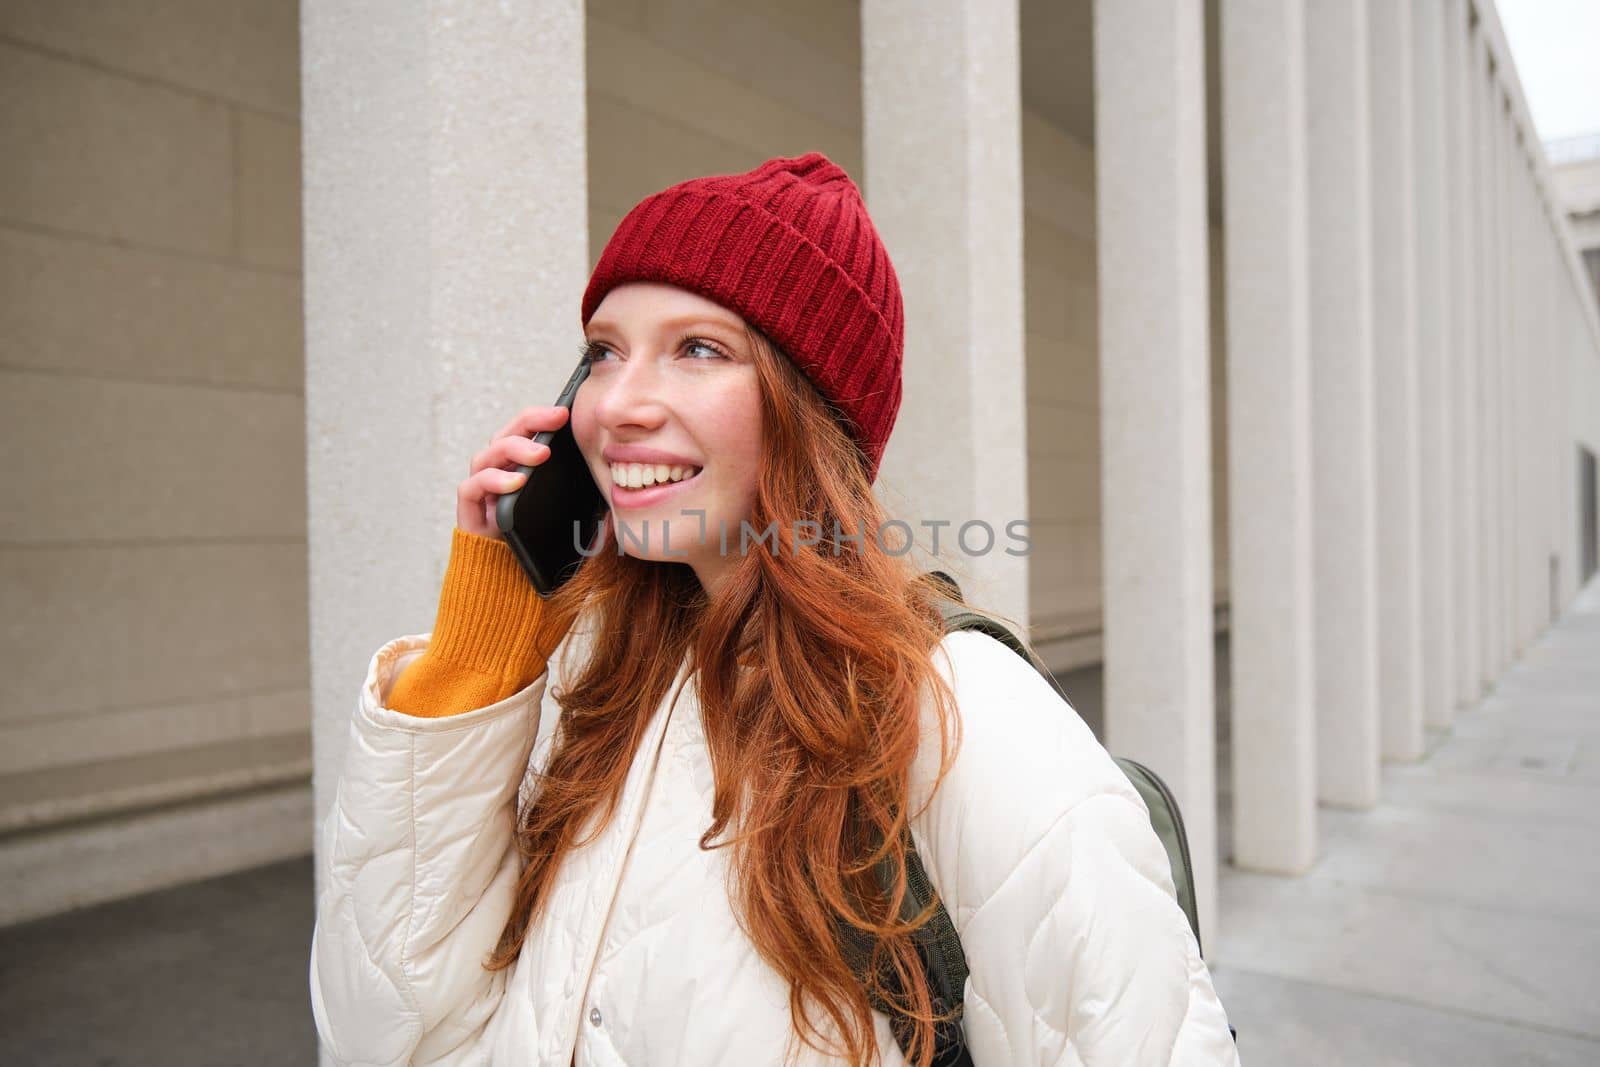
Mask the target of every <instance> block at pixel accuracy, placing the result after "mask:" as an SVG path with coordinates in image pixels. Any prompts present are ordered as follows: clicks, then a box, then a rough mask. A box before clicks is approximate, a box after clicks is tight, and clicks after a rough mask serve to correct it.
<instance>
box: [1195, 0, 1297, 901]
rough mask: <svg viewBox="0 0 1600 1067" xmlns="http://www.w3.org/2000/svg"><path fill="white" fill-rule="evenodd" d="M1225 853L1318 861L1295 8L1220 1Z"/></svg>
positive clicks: (1254, 864) (1244, 861)
mask: <svg viewBox="0 0 1600 1067" xmlns="http://www.w3.org/2000/svg"><path fill="white" fill-rule="evenodd" d="M1219 10H1220V14H1221V22H1222V34H1221V37H1222V114H1223V120H1222V131H1223V143H1222V160H1223V175H1224V177H1223V194H1224V201H1223V204H1224V206H1223V213H1224V220H1225V226H1226V230H1225V233H1224V239H1225V241H1226V277H1227V290H1228V291H1227V327H1228V479H1229V481H1228V494H1229V512H1228V530H1229V552H1228V558H1229V560H1230V571H1229V580H1230V588H1231V593H1232V610H1231V615H1230V618H1231V626H1232V641H1231V648H1232V656H1233V708H1232V714H1233V731H1232V737H1233V801H1234V811H1233V818H1234V858H1235V861H1236V862H1237V863H1238V864H1239V865H1240V866H1241V867H1247V868H1252V869H1256V870H1267V871H1280V872H1284V873H1298V872H1301V871H1304V870H1306V869H1307V868H1308V867H1310V866H1311V863H1312V861H1313V860H1315V858H1316V850H1317V846H1316V837H1317V835H1316V830H1317V823H1316V800H1317V797H1316V794H1317V768H1316V722H1315V719H1314V717H1313V714H1312V703H1311V702H1312V697H1313V664H1312V637H1311V619H1312V602H1311V598H1312V574H1311V436H1310V415H1311V407H1310V401H1311V381H1310V366H1309V342H1310V338H1309V336H1308V325H1309V320H1308V315H1307V288H1306V285H1307V251H1306V157H1305V136H1306V127H1305V13H1304V11H1303V9H1302V7H1301V0H1223V3H1222V4H1221V6H1220V9H1219Z"/></svg>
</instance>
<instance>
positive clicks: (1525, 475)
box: [1506, 118, 1545, 657]
mask: <svg viewBox="0 0 1600 1067" xmlns="http://www.w3.org/2000/svg"><path fill="white" fill-rule="evenodd" d="M1527 152H1528V148H1527V145H1526V143H1525V142H1524V140H1523V136H1522V131H1521V129H1520V128H1519V127H1518V126H1517V124H1516V120H1515V119H1514V118H1513V119H1512V126H1511V209H1512V210H1511V247H1512V249H1513V259H1512V271H1513V274H1512V288H1511V292H1512V306H1513V308H1514V309H1515V313H1514V316H1513V319H1512V324H1513V334H1512V345H1511V351H1512V353H1513V357H1512V361H1511V380H1510V386H1511V388H1510V392H1509V395H1508V396H1507V398H1506V399H1507V403H1509V404H1510V406H1511V419H1510V426H1511V432H1510V433H1509V434H1508V435H1507V436H1508V439H1509V440H1508V443H1509V445H1510V453H1509V456H1508V458H1509V460H1510V464H1511V488H1512V507H1511V528H1512V531H1513V538H1514V539H1513V544H1514V545H1515V546H1516V550H1515V552H1514V554H1513V556H1512V569H1513V571H1514V573H1515V575H1516V583H1517V600H1516V605H1515V607H1516V610H1515V611H1514V612H1513V613H1512V635H1513V642H1512V647H1513V648H1514V649H1515V650H1516V652H1517V655H1518V656H1519V657H1520V656H1521V654H1522V652H1523V650H1525V649H1526V648H1527V647H1528V642H1529V640H1530V639H1531V636H1532V635H1531V633H1530V630H1531V619H1530V615H1531V614H1532V611H1533V610H1534V605H1535V604H1537V602H1538V594H1539V592H1540V590H1541V589H1542V588H1543V586H1544V584H1545V581H1544V579H1545V574H1544V567H1543V565H1542V562H1543V561H1541V560H1539V559H1538V552H1537V550H1536V548H1535V546H1534V544H1533V530H1532V528H1531V522H1530V520H1531V519H1532V518H1533V516H1534V515H1535V514H1537V509H1538V503H1537V497H1536V495H1535V489H1536V486H1535V484H1534V478H1535V474H1534V471H1533V469H1532V466H1531V465H1530V464H1529V462H1528V439H1529V437H1530V436H1531V435H1530V434H1529V433H1528V404H1529V401H1530V399H1531V398H1530V395H1529V393H1530V388H1531V386H1532V384H1533V376H1534V362H1535V360H1536V359H1537V352H1536V350H1535V348H1534V345H1533V337H1534V324H1533V322H1532V321H1530V319H1531V318H1532V316H1531V315H1530V313H1529V312H1530V310H1531V309H1532V308H1534V307H1535V306H1536V301H1537V297H1536V296H1535V295H1534V291H1533V285H1532V283H1533V281H1534V280H1535V279H1536V277H1537V274H1536V266H1535V260H1534V258H1533V248H1532V247H1531V244H1530V240H1529V238H1530V235H1531V231H1532V228H1533V223H1532V219H1531V212H1530V210H1529V200H1530V199H1531V195H1530V194H1531V188H1530V186H1531V182H1530V174H1529V170H1528V157H1527Z"/></svg>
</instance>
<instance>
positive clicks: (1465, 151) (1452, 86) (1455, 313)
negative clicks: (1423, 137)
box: [1444, 0, 1482, 707]
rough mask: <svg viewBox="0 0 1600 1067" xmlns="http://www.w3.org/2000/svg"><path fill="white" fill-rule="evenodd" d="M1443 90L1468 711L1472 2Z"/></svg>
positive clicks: (1458, 688) (1476, 602)
mask: <svg viewBox="0 0 1600 1067" xmlns="http://www.w3.org/2000/svg"><path fill="white" fill-rule="evenodd" d="M1444 40H1445V46H1446V47H1445V88H1446V93H1445V96H1446V109H1445V110H1446V114H1445V123H1446V127H1447V131H1448V133H1447V138H1448V139H1447V144H1448V150H1449V158H1448V162H1447V164H1446V168H1445V173H1446V179H1445V186H1446V188H1447V189H1448V190H1449V192H1450V207H1449V211H1450V215H1449V222H1448V223H1447V226H1446V232H1447V234H1448V237H1449V241H1450V247H1449V251H1448V253H1447V255H1446V262H1447V264H1448V266H1449V269H1450V293H1451V300H1450V324H1451V331H1450V343H1449V346H1448V348H1447V351H1448V353H1449V354H1450V358H1449V360H1448V363H1449V379H1450V381H1449V389H1450V404H1451V407H1452V413H1451V420H1450V438H1451V454H1452V456H1453V458H1454V465H1453V468H1452V470H1453V474H1454V478H1453V482H1454V492H1453V494H1452V498H1451V502H1450V516H1451V519H1450V521H1451V522H1452V523H1454V525H1455V535H1456V542H1455V545H1456V551H1455V553H1454V558H1453V563H1454V573H1453V578H1452V581H1453V583H1454V587H1455V612H1454V617H1453V619H1452V620H1451V627H1452V639H1453V640H1454V642H1455V660H1454V663H1455V681H1454V685H1453V686H1452V689H1453V691H1454V694H1455V703H1456V704H1457V705H1458V706H1467V707H1470V706H1472V705H1473V704H1475V703H1476V702H1477V700H1478V697H1479V695H1480V694H1481V693H1482V682H1481V675H1480V671H1479V666H1478V663H1479V659H1480V654H1479V650H1478V627H1479V626H1480V625H1481V624H1482V620H1481V618H1480V612H1481V603H1480V597H1479V589H1478V583H1477V580H1476V576H1477V573H1478V572H1477V558H1478V552H1479V550H1480V547H1479V530H1478V519H1477V511H1476V508H1477V496H1478V468H1477V464H1476V463H1475V462H1474V460H1473V456H1474V454H1475V448H1476V445H1477V436H1478V418H1477V373H1478V370H1477V368H1478V359H1477V352H1476V345H1477V343H1478V331H1477V314H1478V311H1477V309H1478V303H1479V301H1478V297H1477V295H1476V290H1475V286H1476V283H1477V274H1476V272H1477V261H1478V257H1479V255H1480V254H1481V253H1480V249H1479V246H1478V240H1477V236H1478V235H1477V227H1476V225H1475V219H1476V214H1475V212H1476V210H1477V207H1476V205H1477V192H1476V189H1477V182H1478V170H1477V166H1476V164H1475V160H1476V155H1475V153H1476V151H1477V148H1476V145H1477V138H1476V136H1475V135H1476V133H1477V128H1476V126H1475V124H1474V123H1473V115H1474V111H1473V106H1472V102H1473V95H1472V94H1473V92H1474V90H1475V84H1476V83H1475V82H1474V81H1473V80H1472V79H1473V70H1474V68H1473V65H1472V39H1471V35H1470V31H1469V29H1468V26H1467V2H1466V0H1445V32H1444Z"/></svg>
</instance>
